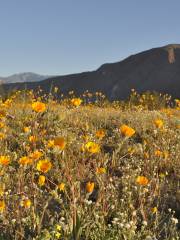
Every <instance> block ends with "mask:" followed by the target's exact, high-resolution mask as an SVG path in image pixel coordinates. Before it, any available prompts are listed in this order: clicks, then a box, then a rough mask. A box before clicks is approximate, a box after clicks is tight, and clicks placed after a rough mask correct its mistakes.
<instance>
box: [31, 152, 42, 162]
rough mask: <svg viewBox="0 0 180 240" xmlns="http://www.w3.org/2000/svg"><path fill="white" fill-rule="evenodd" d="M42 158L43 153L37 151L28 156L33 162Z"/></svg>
mask: <svg viewBox="0 0 180 240" xmlns="http://www.w3.org/2000/svg"><path fill="white" fill-rule="evenodd" d="M42 156H43V153H42V152H40V151H38V150H36V151H34V152H33V153H31V154H30V156H29V157H30V158H31V159H33V160H38V159H39V158H40V157H42Z"/></svg>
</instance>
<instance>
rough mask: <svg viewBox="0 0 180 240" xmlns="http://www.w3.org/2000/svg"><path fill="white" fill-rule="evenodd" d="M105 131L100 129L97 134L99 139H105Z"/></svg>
mask: <svg viewBox="0 0 180 240" xmlns="http://www.w3.org/2000/svg"><path fill="white" fill-rule="evenodd" d="M105 135H106V134H105V131H104V129H99V130H98V131H97V132H96V137H98V138H103V137H105Z"/></svg>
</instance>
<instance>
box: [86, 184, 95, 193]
mask: <svg viewBox="0 0 180 240" xmlns="http://www.w3.org/2000/svg"><path fill="white" fill-rule="evenodd" d="M93 190H94V182H88V183H86V191H87V192H88V193H92V192H93Z"/></svg>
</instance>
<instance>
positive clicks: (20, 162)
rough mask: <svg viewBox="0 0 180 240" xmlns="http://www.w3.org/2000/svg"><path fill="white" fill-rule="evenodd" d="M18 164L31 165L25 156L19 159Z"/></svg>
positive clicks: (29, 159)
mask: <svg viewBox="0 0 180 240" xmlns="http://www.w3.org/2000/svg"><path fill="white" fill-rule="evenodd" d="M19 164H20V165H28V164H32V159H31V158H29V157H27V156H24V157H21V158H20V159H19Z"/></svg>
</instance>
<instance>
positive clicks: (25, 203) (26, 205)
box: [21, 198, 31, 208]
mask: <svg viewBox="0 0 180 240" xmlns="http://www.w3.org/2000/svg"><path fill="white" fill-rule="evenodd" d="M21 206H22V207H24V208H30V206H31V200H30V199H28V198H26V199H24V200H22V201H21Z"/></svg>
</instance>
